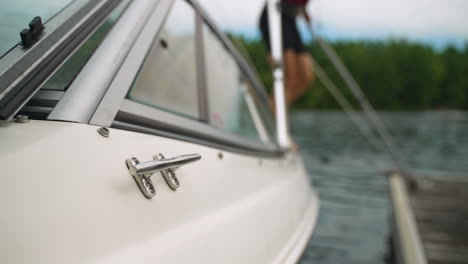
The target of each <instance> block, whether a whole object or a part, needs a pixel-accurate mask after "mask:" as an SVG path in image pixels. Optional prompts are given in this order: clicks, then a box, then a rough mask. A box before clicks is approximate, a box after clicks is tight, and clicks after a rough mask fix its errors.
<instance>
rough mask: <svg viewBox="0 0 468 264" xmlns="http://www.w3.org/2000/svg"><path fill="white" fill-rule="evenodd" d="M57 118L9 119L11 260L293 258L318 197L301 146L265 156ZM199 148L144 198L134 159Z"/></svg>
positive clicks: (4, 189) (5, 191) (3, 128)
mask: <svg viewBox="0 0 468 264" xmlns="http://www.w3.org/2000/svg"><path fill="white" fill-rule="evenodd" d="M97 129H98V127H95V126H90V125H83V124H73V123H61V122H50V121H30V122H29V123H26V124H17V123H11V122H10V123H3V124H2V125H0V138H2V139H3V140H2V144H1V148H0V164H1V167H2V178H1V184H0V210H1V212H2V217H1V218H0V234H1V235H0V246H1V247H0V248H1V249H0V262H1V263H47V264H52V263H294V262H296V261H297V259H298V258H299V257H300V255H301V253H302V250H303V248H304V247H305V245H306V243H307V241H308V238H309V236H310V234H311V232H312V230H313V227H314V226H315V222H316V219H317V215H318V197H317V195H316V193H315V192H314V191H313V190H312V189H311V187H310V184H309V182H308V177H307V174H306V172H305V170H304V168H303V165H302V161H301V159H300V157H299V155H297V154H288V155H286V156H285V157H282V158H259V157H255V156H247V155H241V154H235V153H230V152H226V151H221V150H219V149H214V148H210V147H206V146H202V145H197V144H193V143H188V142H183V141H180V140H173V139H168V138H164V137H157V136H152V135H147V134H140V133H135V132H129V131H124V130H118V129H110V136H109V137H108V138H104V137H102V136H101V135H99V134H98V133H97ZM158 153H163V154H164V155H165V156H166V157H173V156H178V155H182V154H190V153H198V154H201V156H202V159H201V160H200V161H198V162H196V163H193V164H190V165H186V166H184V167H181V168H180V169H179V170H178V171H177V175H178V177H179V180H180V182H181V187H180V188H179V189H178V190H177V191H175V192H174V191H172V190H171V189H170V188H169V187H168V185H167V184H166V182H165V181H164V179H163V178H162V177H161V176H160V175H156V176H154V177H153V178H152V179H153V182H154V185H155V187H156V192H157V194H156V196H155V197H154V198H153V199H151V200H149V199H147V198H145V197H144V196H143V195H142V193H141V191H140V190H139V188H138V187H137V185H136V183H135V181H134V180H133V178H132V176H131V175H130V173H129V171H128V169H127V167H126V165H125V160H126V159H128V158H130V157H132V156H134V157H136V158H138V159H139V160H140V161H142V162H144V161H149V160H151V159H152V157H153V156H154V155H155V154H158Z"/></svg>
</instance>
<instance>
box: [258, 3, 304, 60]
mask: <svg viewBox="0 0 468 264" xmlns="http://www.w3.org/2000/svg"><path fill="white" fill-rule="evenodd" d="M281 22H282V23H281V24H282V26H283V36H282V38H283V50H288V49H289V50H294V51H295V52H296V53H302V52H304V51H305V48H304V44H303V43H302V39H301V35H300V34H299V30H298V29H297V25H296V18H295V17H293V16H290V15H286V14H282V15H281ZM260 31H261V33H262V38H263V41H264V42H265V44H266V46H267V49H268V51H270V50H271V48H270V30H269V25H268V13H267V11H266V8H264V9H263V11H262V15H261V16H260Z"/></svg>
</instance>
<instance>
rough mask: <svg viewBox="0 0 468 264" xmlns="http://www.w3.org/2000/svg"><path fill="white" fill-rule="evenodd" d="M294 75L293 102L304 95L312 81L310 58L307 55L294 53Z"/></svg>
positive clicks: (312, 73)
mask: <svg viewBox="0 0 468 264" xmlns="http://www.w3.org/2000/svg"><path fill="white" fill-rule="evenodd" d="M296 74H297V75H296V81H295V82H296V87H295V88H294V95H293V101H295V100H297V99H299V98H300V97H301V96H302V95H304V94H305V93H306V92H307V89H308V88H309V85H310V84H311V83H312V82H313V81H314V72H313V63H312V57H311V56H310V55H309V54H308V53H305V52H302V53H296Z"/></svg>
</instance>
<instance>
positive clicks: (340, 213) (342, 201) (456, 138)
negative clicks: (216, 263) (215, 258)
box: [291, 111, 468, 264]
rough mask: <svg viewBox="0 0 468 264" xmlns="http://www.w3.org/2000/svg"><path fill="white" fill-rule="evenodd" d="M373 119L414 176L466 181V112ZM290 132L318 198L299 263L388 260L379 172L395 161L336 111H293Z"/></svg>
mask: <svg viewBox="0 0 468 264" xmlns="http://www.w3.org/2000/svg"><path fill="white" fill-rule="evenodd" d="M379 115H380V117H381V118H382V120H383V121H384V123H385V124H386V125H387V126H388V128H389V130H390V132H391V134H392V135H393V136H394V138H395V142H396V145H397V146H398V148H399V149H400V151H401V152H402V154H403V156H404V158H405V159H406V160H407V162H408V163H409V165H410V166H411V168H412V169H413V172H414V173H416V174H419V175H434V176H439V177H452V176H456V177H458V176H466V177H468V113H466V112H397V113H394V112H392V113H379ZM291 127H292V130H293V135H294V138H295V141H296V142H297V143H298V144H299V145H300V146H301V150H302V154H303V157H304V160H305V164H306V166H307V169H308V171H309V174H310V175H311V177H312V182H313V184H314V186H315V187H316V189H317V190H318V192H319V194H320V199H321V208H320V210H321V211H320V216H319V222H318V225H317V227H316V230H315V233H314V235H313V238H312V240H311V242H310V243H309V245H308V246H307V249H306V252H305V254H304V256H303V259H302V261H301V263H302V264H306V263H356V264H357V263H360V264H364V263H369V264H370V263H372V264H378V263H388V257H389V254H390V250H389V249H390V248H389V244H388V243H389V235H390V217H391V215H390V200H389V196H388V195H389V193H388V192H389V190H388V184H387V179H386V178H385V176H384V172H385V171H386V170H389V169H394V168H395V166H394V164H393V163H392V162H391V160H390V159H389V158H388V156H387V155H386V154H385V153H383V152H378V151H375V150H374V148H373V147H372V146H371V145H370V144H369V143H368V141H367V139H366V138H364V137H363V136H362V135H361V134H360V132H359V129H357V128H356V127H355V126H354V124H353V123H351V122H350V121H349V120H348V118H347V117H346V116H345V115H344V114H343V113H342V112H306V111H301V112H294V113H292V116H291Z"/></svg>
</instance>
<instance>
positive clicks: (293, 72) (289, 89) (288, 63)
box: [283, 49, 299, 106]
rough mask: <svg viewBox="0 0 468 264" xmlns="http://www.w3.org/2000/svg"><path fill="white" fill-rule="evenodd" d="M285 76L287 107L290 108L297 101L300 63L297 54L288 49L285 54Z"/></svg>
mask: <svg viewBox="0 0 468 264" xmlns="http://www.w3.org/2000/svg"><path fill="white" fill-rule="evenodd" d="M283 56H284V57H283V61H284V76H285V99H286V105H287V106H290V105H291V104H292V103H293V102H294V100H295V94H296V89H297V87H298V79H297V77H298V68H297V67H298V66H299V65H298V63H297V54H296V52H295V51H294V50H292V49H287V50H285V51H284V53H283Z"/></svg>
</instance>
